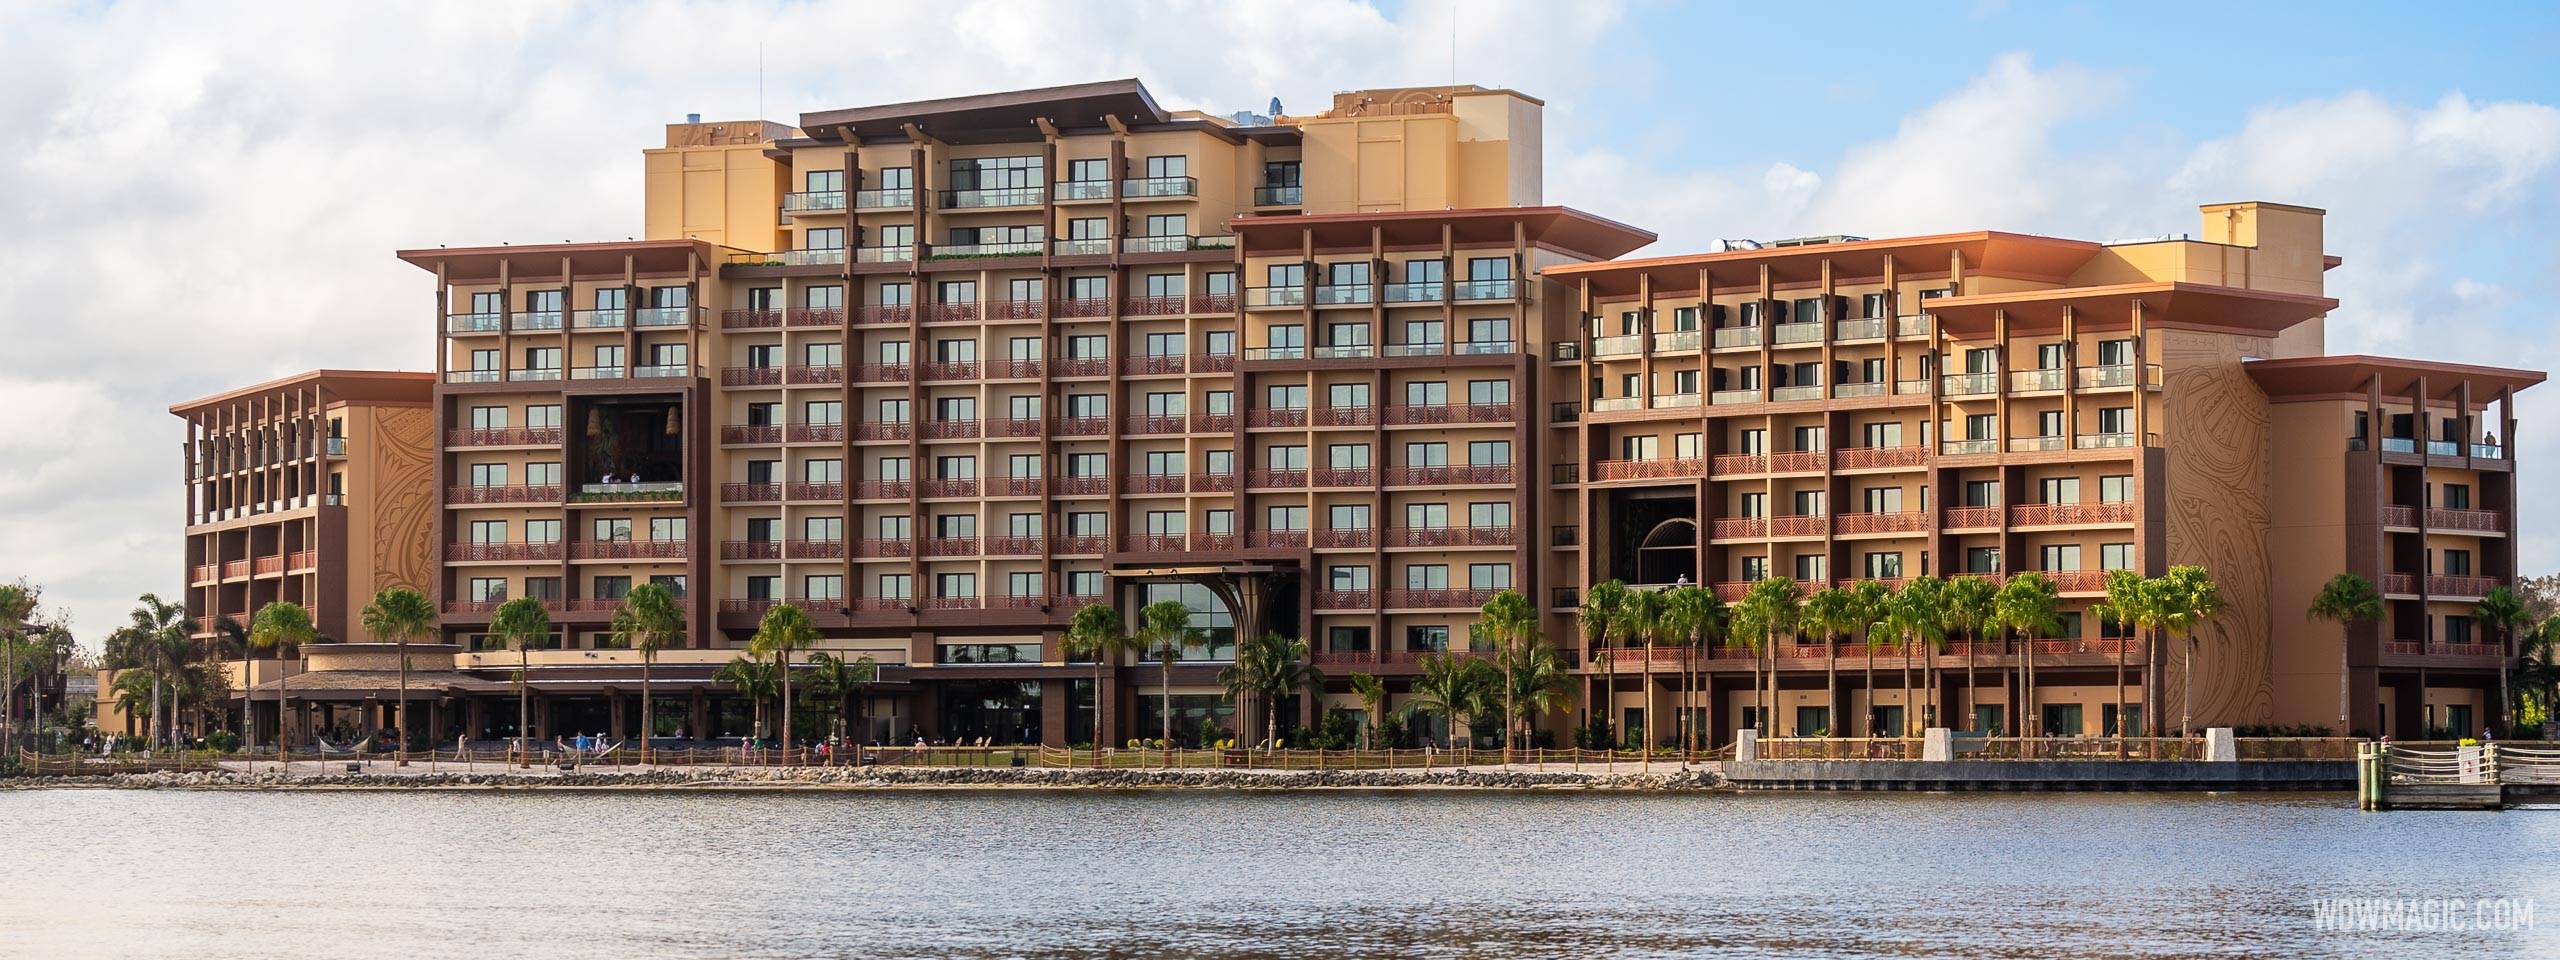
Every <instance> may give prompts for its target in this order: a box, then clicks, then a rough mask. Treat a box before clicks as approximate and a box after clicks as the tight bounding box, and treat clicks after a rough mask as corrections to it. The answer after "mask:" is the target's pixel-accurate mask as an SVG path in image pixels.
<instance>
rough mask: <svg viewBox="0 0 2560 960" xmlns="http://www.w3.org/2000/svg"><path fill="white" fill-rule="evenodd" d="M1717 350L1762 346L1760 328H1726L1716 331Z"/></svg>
mask: <svg viewBox="0 0 2560 960" xmlns="http://www.w3.org/2000/svg"><path fill="white" fill-rule="evenodd" d="M1714 343H1715V346H1716V349H1718V350H1722V349H1724V348H1726V347H1756V346H1759V345H1760V328H1759V327H1724V328H1721V329H1718V330H1716V331H1715V340H1714Z"/></svg>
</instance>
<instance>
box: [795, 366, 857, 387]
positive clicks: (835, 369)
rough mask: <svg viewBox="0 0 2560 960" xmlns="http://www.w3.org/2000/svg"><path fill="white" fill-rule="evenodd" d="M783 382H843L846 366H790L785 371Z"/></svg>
mask: <svg viewBox="0 0 2560 960" xmlns="http://www.w3.org/2000/svg"><path fill="white" fill-rule="evenodd" d="M783 382H785V383H843V382H844V367H843V366H842V365H828V366H823V367H801V366H795V367H790V368H788V369H787V370H786V371H785V373H784V376H783Z"/></svg>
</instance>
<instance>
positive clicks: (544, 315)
mask: <svg viewBox="0 0 2560 960" xmlns="http://www.w3.org/2000/svg"><path fill="white" fill-rule="evenodd" d="M560 321H561V317H560V311H558V310H528V311H526V312H524V313H519V314H516V315H515V317H514V318H513V319H510V320H508V321H507V328H508V329H510V330H558V329H560Z"/></svg>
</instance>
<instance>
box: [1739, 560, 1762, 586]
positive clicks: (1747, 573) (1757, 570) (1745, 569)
mask: <svg viewBox="0 0 2560 960" xmlns="http://www.w3.org/2000/svg"><path fill="white" fill-rule="evenodd" d="M1766 579H1769V558H1767V557H1744V558H1742V580H1743V582H1744V583H1758V582H1760V581H1762V580H1766Z"/></svg>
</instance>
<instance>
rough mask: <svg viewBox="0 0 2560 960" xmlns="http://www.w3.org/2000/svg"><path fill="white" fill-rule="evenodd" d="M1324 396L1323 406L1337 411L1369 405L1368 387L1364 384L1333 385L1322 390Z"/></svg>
mask: <svg viewBox="0 0 2560 960" xmlns="http://www.w3.org/2000/svg"><path fill="white" fill-rule="evenodd" d="M1324 394H1325V396H1324V405H1325V406H1327V407H1332V408H1334V409H1337V410H1339V409H1346V408H1358V407H1366V406H1368V405H1369V385H1368V384H1365V383H1337V384H1333V385H1331V386H1328V387H1326V388H1324Z"/></svg>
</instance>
